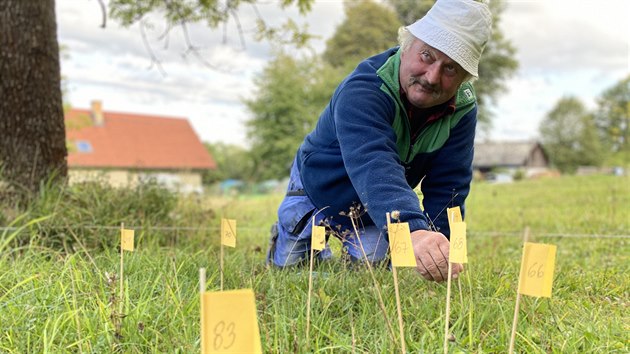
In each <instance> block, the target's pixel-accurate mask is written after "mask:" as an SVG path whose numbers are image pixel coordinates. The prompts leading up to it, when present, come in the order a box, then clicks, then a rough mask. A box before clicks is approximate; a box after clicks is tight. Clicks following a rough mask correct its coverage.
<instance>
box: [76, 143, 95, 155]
mask: <svg viewBox="0 0 630 354" xmlns="http://www.w3.org/2000/svg"><path fill="white" fill-rule="evenodd" d="M76 145H77V150H78V151H79V152H81V153H84V154H88V153H91V152H92V144H90V142H89V141H87V140H77V142H76Z"/></svg>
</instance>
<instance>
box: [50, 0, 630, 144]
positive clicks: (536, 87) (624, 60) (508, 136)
mask: <svg viewBox="0 0 630 354" xmlns="http://www.w3.org/2000/svg"><path fill="white" fill-rule="evenodd" d="M410 1H411V0H410ZM105 3H107V1H105ZM277 8H278V7H277V5H276V1H273V0H272V1H267V2H266V4H261V5H259V6H258V9H259V11H260V12H261V13H262V15H263V17H265V19H266V20H268V21H270V22H274V21H275V22H276V23H281V22H284V19H286V18H287V17H292V18H294V19H296V20H300V17H299V16H298V14H297V11H296V10H295V9H289V10H286V11H284V12H281V11H279V10H278V9H277ZM101 16H102V14H101V10H100V6H99V5H98V2H97V1H96V0H57V25H58V36H59V42H60V43H61V44H62V45H63V46H65V47H66V48H67V50H66V57H65V58H63V59H62V75H64V77H65V79H66V82H67V86H68V100H69V102H70V103H71V105H72V106H73V107H77V108H88V107H89V105H90V101H92V100H101V101H103V109H104V110H105V111H116V112H131V113H146V114H154V115H165V116H175V117H185V118H188V119H189V121H190V122H191V124H192V125H193V128H194V129H195V131H196V132H197V134H198V135H199V137H200V138H201V139H202V140H203V141H207V142H219V141H221V142H226V143H233V144H239V145H242V146H247V145H248V143H247V138H246V132H245V128H244V122H245V121H246V120H247V119H248V118H249V117H250V113H249V112H248V111H247V109H246V108H245V106H244V105H243V104H242V103H241V101H242V99H243V98H250V97H252V95H253V93H254V91H255V87H254V86H253V83H252V79H253V78H254V77H255V76H256V75H257V74H258V73H260V72H261V70H262V69H263V68H264V66H265V63H266V62H267V61H268V60H269V58H270V57H271V55H272V52H271V49H270V47H269V46H268V45H266V44H263V43H257V42H255V41H254V40H253V39H252V38H251V37H249V38H246V39H245V41H246V48H245V49H244V50H243V49H241V47H240V39H239V36H238V31H237V30H236V27H235V26H234V23H230V24H229V25H228V27H227V31H226V32H227V44H223V32H222V30H209V29H207V28H205V27H203V26H193V27H191V28H190V37H191V40H192V42H193V43H194V44H195V45H197V46H199V47H200V48H201V49H200V50H199V54H200V55H201V56H202V57H203V58H204V60H205V61H206V62H209V63H212V64H213V65H215V66H217V67H219V68H220V70H214V69H210V68H208V67H207V66H205V64H204V63H203V62H202V61H200V60H198V59H197V58H195V57H194V56H192V55H185V53H184V50H185V45H184V40H183V38H184V37H183V35H182V31H181V30H179V29H174V30H172V31H171V32H170V35H169V36H168V42H165V41H163V40H162V41H160V40H159V36H160V35H161V34H162V33H163V32H164V31H163V23H162V21H161V20H160V19H159V18H153V19H151V26H152V27H151V28H152V29H148V30H147V31H146V36H147V39H148V41H149V42H150V44H151V46H152V49H153V51H154V54H155V56H156V57H158V58H159V60H160V65H161V70H160V68H158V66H157V65H155V63H153V64H152V60H151V56H150V54H149V52H148V51H147V49H146V48H145V45H144V44H143V40H142V34H141V31H140V26H138V25H134V26H132V27H130V28H121V27H120V26H119V25H118V24H117V23H116V22H114V21H113V20H111V19H108V22H107V27H106V28H105V29H103V28H101V27H100V24H101ZM239 16H240V19H241V24H242V26H243V29H244V31H245V32H247V33H248V34H251V33H252V32H253V29H254V22H253V18H254V17H253V11H250V10H249V9H246V10H245V11H242V12H241V13H240V14H239ZM343 16H344V15H343V7H342V0H317V2H316V4H315V6H314V8H313V11H312V12H311V13H309V14H308V15H307V17H306V18H302V19H301V21H303V22H304V23H306V24H308V25H309V31H310V32H311V33H313V34H316V35H319V36H320V39H318V40H315V41H314V42H313V47H314V49H315V50H316V51H320V52H321V51H322V50H323V48H324V42H325V40H326V39H328V38H329V37H330V36H331V35H332V34H333V33H334V30H335V28H336V26H337V25H339V24H340V23H341V22H342V21H343ZM629 18H630V1H627V0H598V1H590V0H566V1H565V0H508V1H507V9H506V11H505V12H504V13H503V15H502V19H501V27H502V30H503V33H504V34H505V36H506V38H508V39H509V40H511V42H512V44H513V45H514V46H515V47H516V48H517V59H518V61H519V64H520V67H519V70H518V72H517V74H516V75H515V76H514V77H513V78H511V79H510V80H509V82H508V87H509V90H508V92H505V93H504V94H502V95H501V96H500V99H499V100H498V102H496V104H495V105H493V107H492V109H493V111H494V112H495V115H496V117H495V120H494V123H493V124H494V128H493V130H492V132H491V134H490V138H492V139H501V140H523V139H535V138H536V137H537V136H538V126H539V124H540V121H541V120H542V119H543V118H544V116H545V114H546V113H547V112H548V111H549V110H550V109H552V107H553V105H554V104H555V103H556V102H557V101H558V99H560V98H561V97H563V96H567V95H574V96H577V97H579V98H580V99H582V100H583V101H584V103H585V104H586V105H587V106H588V107H589V108H593V107H595V99H596V97H597V96H598V95H600V94H601V93H602V91H603V90H605V89H607V88H609V87H611V86H612V85H614V84H615V83H617V82H618V81H619V80H621V79H622V78H624V77H625V76H626V75H629V74H630V21H629V20H628V19H629ZM394 44H395V43H393V45H394Z"/></svg>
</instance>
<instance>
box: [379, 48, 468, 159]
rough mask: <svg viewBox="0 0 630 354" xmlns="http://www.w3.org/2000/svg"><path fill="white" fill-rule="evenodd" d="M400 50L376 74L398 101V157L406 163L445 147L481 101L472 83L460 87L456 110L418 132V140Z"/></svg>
mask: <svg viewBox="0 0 630 354" xmlns="http://www.w3.org/2000/svg"><path fill="white" fill-rule="evenodd" d="M400 53H401V50H400V49H399V50H398V51H397V52H396V54H394V55H392V56H391V57H390V58H389V59H388V60H387V61H386V62H385V64H383V66H381V67H380V68H379V69H378V70H377V71H376V74H377V75H378V76H379V77H380V78H381V80H383V84H382V85H381V90H382V91H384V92H385V93H386V94H387V95H389V96H390V97H391V98H392V99H393V100H394V102H395V104H396V116H395V118H394V122H393V124H392V127H393V128H394V131H395V132H396V146H397V147H398V156H399V157H400V160H401V161H402V162H403V163H410V162H411V161H413V159H414V157H415V156H416V155H418V154H420V153H430V152H433V151H436V150H438V149H439V148H441V147H442V146H443V145H444V143H445V142H446V140H447V139H448V137H449V135H450V132H451V129H453V127H455V126H456V125H457V123H459V121H460V120H461V118H462V117H463V116H464V115H465V114H466V113H468V112H470V111H471V110H472V109H473V108H474V107H475V104H476V103H475V102H476V100H477V98H476V95H475V90H474V88H473V86H472V84H471V83H470V82H464V83H463V84H462V85H461V86H460V87H459V89H458V90H457V94H456V95H457V96H456V98H455V112H453V114H450V115H447V116H444V117H442V118H440V119H438V120H436V121H433V122H431V123H430V124H428V125H427V126H426V127H425V128H424V129H423V130H422V132H421V133H420V134H419V135H418V137H417V138H416V140H415V141H411V132H410V126H409V120H408V117H407V112H406V110H405V108H404V105H403V103H402V99H401V98H400V82H399V75H398V73H399V68H400Z"/></svg>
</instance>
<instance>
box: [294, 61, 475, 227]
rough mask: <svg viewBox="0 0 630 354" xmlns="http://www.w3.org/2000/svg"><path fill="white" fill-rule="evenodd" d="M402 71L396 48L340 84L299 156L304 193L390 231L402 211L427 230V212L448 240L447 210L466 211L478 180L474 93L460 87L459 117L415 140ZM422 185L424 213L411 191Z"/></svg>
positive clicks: (335, 213) (332, 211)
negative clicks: (355, 208)
mask: <svg viewBox="0 0 630 354" xmlns="http://www.w3.org/2000/svg"><path fill="white" fill-rule="evenodd" d="M399 66H400V53H399V51H398V48H392V49H389V50H387V51H385V52H383V53H381V54H378V55H376V56H374V57H371V58H368V59H366V60H365V61H363V62H361V63H360V64H359V65H358V66H357V68H356V69H355V70H354V71H353V72H352V73H351V74H350V75H349V76H348V77H346V79H345V80H344V81H343V82H342V83H341V84H340V85H339V86H338V87H337V89H336V90H335V92H334V94H333V97H332V99H331V100H330V102H329V104H328V106H327V107H326V108H325V109H324V111H323V112H322V113H321V115H320V117H319V120H318V122H317V125H316V127H315V129H314V130H313V131H312V132H311V133H310V134H309V135H308V136H306V138H305V139H304V142H303V143H302V145H301V146H300V148H299V149H298V152H297V157H296V161H297V164H298V168H299V170H300V175H301V178H302V183H303V185H304V191H305V192H306V194H307V195H308V197H309V198H310V199H311V201H312V202H313V204H314V205H315V206H316V207H318V208H319V209H322V208H325V207H327V208H326V209H324V210H323V211H322V212H323V213H324V214H325V215H326V216H328V217H333V218H334V219H335V221H336V222H339V223H342V224H345V225H350V220H349V218H348V217H346V216H343V215H340V213H341V212H346V213H347V212H348V210H349V209H350V207H351V206H352V205H357V204H358V203H360V204H361V205H363V206H364V207H365V209H366V210H367V214H364V215H363V216H362V218H361V222H362V223H363V224H375V225H376V226H378V227H379V228H381V229H384V228H385V227H386V216H385V215H386V212H391V211H393V210H398V211H400V221H403V222H408V223H409V227H410V230H411V231H415V230H419V229H425V230H428V229H429V225H428V220H427V216H426V215H428V216H429V217H430V218H431V220H433V222H434V224H435V225H436V226H437V227H438V228H439V230H440V231H441V232H442V233H444V234H445V235H446V236H447V237H448V236H449V234H450V232H449V228H448V220H447V216H446V211H445V209H446V207H451V206H455V205H459V206H460V207H461V209H462V214H463V213H464V212H465V210H464V205H463V204H464V200H465V198H466V196H467V195H468V192H469V187H470V181H471V179H472V158H473V142H474V134H475V125H476V113H477V109H476V107H477V106H476V99H475V97H474V90H473V89H472V86H471V85H470V84H464V85H462V87H460V89H459V91H458V93H457V97H456V108H455V112H454V113H453V114H452V115H449V116H445V117H442V118H440V119H439V120H437V121H435V122H432V123H430V124H428V126H426V127H424V128H423V131H422V132H421V133H420V135H419V136H418V137H417V138H416V140H415V141H411V138H410V136H411V134H410V132H409V130H410V128H409V122H408V118H407V113H406V110H405V108H404V106H403V104H402V100H401V97H400V85H399V79H398V75H399V74H398V69H399ZM423 177H424V179H423V180H422V178H423ZM421 180H422V185H421V190H422V194H423V201H422V203H423V207H424V213H423V211H422V209H421V206H420V201H419V199H418V196H417V195H416V193H415V192H414V191H413V188H415V187H416V186H417V185H418V184H419V183H420V181H421ZM455 194H456V195H457V197H456V198H454V199H453V198H452V197H453V195H455Z"/></svg>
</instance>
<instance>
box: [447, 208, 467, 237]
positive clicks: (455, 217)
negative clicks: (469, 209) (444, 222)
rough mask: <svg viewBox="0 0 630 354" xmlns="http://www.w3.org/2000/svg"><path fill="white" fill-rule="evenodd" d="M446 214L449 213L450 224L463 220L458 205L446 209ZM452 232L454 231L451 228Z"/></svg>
mask: <svg viewBox="0 0 630 354" xmlns="http://www.w3.org/2000/svg"><path fill="white" fill-rule="evenodd" d="M446 215H448V225H449V226H450V225H451V224H452V223H454V222H462V221H464V219H462V212H461V210H460V209H459V207H458V206H456V207H452V208H448V209H446ZM451 233H453V231H452V229H451Z"/></svg>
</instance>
